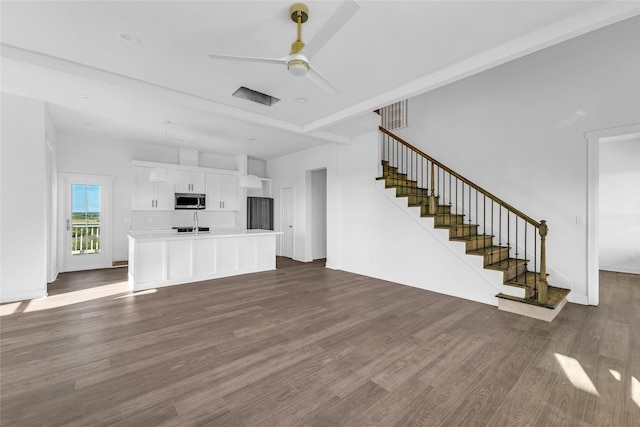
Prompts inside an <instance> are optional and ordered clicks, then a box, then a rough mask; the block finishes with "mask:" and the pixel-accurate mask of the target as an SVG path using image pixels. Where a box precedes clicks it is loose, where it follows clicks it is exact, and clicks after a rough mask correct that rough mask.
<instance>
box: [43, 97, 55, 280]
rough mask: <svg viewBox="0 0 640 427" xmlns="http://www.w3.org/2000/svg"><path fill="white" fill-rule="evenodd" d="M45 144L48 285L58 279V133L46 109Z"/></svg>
mask: <svg viewBox="0 0 640 427" xmlns="http://www.w3.org/2000/svg"><path fill="white" fill-rule="evenodd" d="M45 143H46V162H47V190H46V192H47V198H46V202H45V203H46V206H47V212H46V217H47V283H51V282H53V281H55V280H56V278H57V277H58V168H57V164H56V147H57V131H56V128H55V126H54V125H53V121H52V120H51V117H50V116H49V113H48V111H46V109H45Z"/></svg>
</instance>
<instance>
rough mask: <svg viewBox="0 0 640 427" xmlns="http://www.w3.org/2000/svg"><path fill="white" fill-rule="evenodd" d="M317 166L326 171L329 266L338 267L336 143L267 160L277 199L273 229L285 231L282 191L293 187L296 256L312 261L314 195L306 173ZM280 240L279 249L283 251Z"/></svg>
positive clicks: (298, 258)
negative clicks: (310, 214) (311, 199)
mask: <svg viewBox="0 0 640 427" xmlns="http://www.w3.org/2000/svg"><path fill="white" fill-rule="evenodd" d="M316 169H326V170H327V201H326V203H327V220H326V223H327V255H326V256H327V267H329V268H339V258H340V255H339V254H340V246H339V236H340V228H339V224H340V221H339V216H340V212H341V209H340V197H341V196H340V195H341V188H340V180H341V178H340V176H339V173H340V171H339V169H338V149H337V147H336V145H335V144H325V145H322V146H319V147H316V148H311V149H308V150H305V151H301V152H297V153H293V154H290V155H287V156H282V157H278V158H276V159H272V160H269V161H267V171H268V176H270V177H271V188H272V195H273V199H274V200H273V201H274V203H273V204H274V229H275V230H277V231H282V224H281V212H280V211H281V203H282V200H281V190H282V189H283V188H293V193H294V224H293V229H294V247H293V252H294V253H293V259H295V260H297V261H302V262H310V261H313V253H312V249H311V248H312V247H313V244H310V240H312V239H313V237H312V235H311V233H310V232H309V230H310V227H309V224H307V222H308V221H307V218H308V215H307V214H308V212H307V206H308V205H310V204H307V198H309V197H311V194H310V191H309V189H310V187H311V186H308V185H307V172H308V171H312V170H316ZM280 247H281V244H280V239H278V240H277V252H276V253H278V254H280V253H281V252H280Z"/></svg>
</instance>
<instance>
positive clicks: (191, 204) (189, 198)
mask: <svg viewBox="0 0 640 427" xmlns="http://www.w3.org/2000/svg"><path fill="white" fill-rule="evenodd" d="M206 207H207V204H206V197H205V195H204V194H193V193H176V205H175V208H176V209H205V208H206Z"/></svg>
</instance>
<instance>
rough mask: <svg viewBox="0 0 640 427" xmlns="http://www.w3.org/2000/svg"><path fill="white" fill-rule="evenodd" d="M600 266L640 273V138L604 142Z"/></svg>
mask: <svg viewBox="0 0 640 427" xmlns="http://www.w3.org/2000/svg"><path fill="white" fill-rule="evenodd" d="M599 194H600V227H599V237H598V241H599V255H600V269H602V270H609V271H620V272H627V273H635V274H640V139H634V140H628V141H617V142H610V143H602V144H600V189H599Z"/></svg>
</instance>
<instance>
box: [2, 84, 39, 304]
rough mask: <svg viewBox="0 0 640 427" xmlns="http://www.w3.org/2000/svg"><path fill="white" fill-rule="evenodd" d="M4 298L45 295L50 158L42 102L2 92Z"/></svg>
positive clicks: (7, 299)
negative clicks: (48, 159)
mask: <svg viewBox="0 0 640 427" xmlns="http://www.w3.org/2000/svg"><path fill="white" fill-rule="evenodd" d="M1 102H2V114H1V116H2V126H1V127H2V131H1V140H0V141H1V142H0V153H1V154H0V182H1V183H2V187H1V188H0V200H1V201H0V205H1V206H2V216H1V217H0V247H1V248H0V265H1V267H0V302H9V301H19V300H26V299H32V298H40V297H43V296H46V294H47V216H46V212H47V208H46V200H47V160H46V159H47V157H46V143H45V105H44V102H43V101H39V100H35V99H30V98H25V97H21V96H16V95H12V94H7V93H2V99H1Z"/></svg>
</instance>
